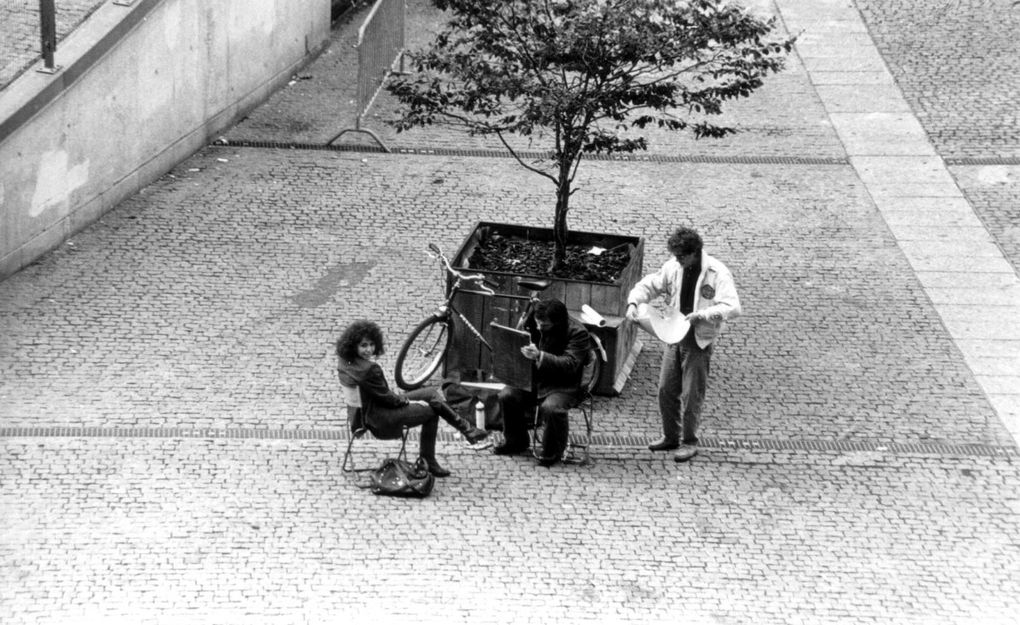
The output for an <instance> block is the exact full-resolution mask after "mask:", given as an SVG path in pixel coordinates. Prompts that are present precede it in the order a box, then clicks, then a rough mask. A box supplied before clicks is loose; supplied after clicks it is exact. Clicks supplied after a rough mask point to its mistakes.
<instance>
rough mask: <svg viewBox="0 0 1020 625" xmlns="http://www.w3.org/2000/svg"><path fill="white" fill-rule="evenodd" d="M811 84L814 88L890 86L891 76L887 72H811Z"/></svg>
mask: <svg viewBox="0 0 1020 625" xmlns="http://www.w3.org/2000/svg"><path fill="white" fill-rule="evenodd" d="M811 82H812V83H813V84H814V85H815V87H819V86H823V85H885V86H891V85H895V84H896V83H895V82H894V81H893V77H892V74H890V73H889V72H887V71H884V70H883V71H854V72H848V71H835V70H833V71H817V70H816V71H813V72H811Z"/></svg>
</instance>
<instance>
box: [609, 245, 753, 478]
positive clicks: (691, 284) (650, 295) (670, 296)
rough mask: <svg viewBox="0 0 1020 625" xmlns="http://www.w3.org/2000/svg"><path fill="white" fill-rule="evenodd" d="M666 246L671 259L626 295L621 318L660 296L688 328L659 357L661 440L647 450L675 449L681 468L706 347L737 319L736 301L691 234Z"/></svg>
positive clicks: (704, 382)
mask: <svg viewBox="0 0 1020 625" xmlns="http://www.w3.org/2000/svg"><path fill="white" fill-rule="evenodd" d="M666 246H667V248H668V249H669V252H670V254H672V255H673V258H671V259H669V260H668V261H666V263H665V264H663V265H662V268H661V269H659V271H657V272H656V273H653V274H649V275H647V276H645V277H644V278H642V279H641V281H640V282H638V283H637V284H636V285H635V286H634V288H633V289H631V292H630V295H628V296H627V317H628V318H630V319H631V320H633V319H634V318H635V317H636V315H637V306H638V304H644V303H647V302H649V301H651V300H652V299H654V298H656V297H658V296H660V295H662V296H663V297H665V298H666V300H667V301H668V302H669V305H670V306H672V307H673V308H675V309H677V310H679V311H680V312H681V313H683V314H684V315H685V316H686V319H687V321H689V322H690V323H691V327H690V329H689V330H688V331H687V334H686V335H685V336H684V337H683V338H682V339H681V340H680V342H679V343H675V344H672V345H666V347H665V350H664V351H663V354H662V369H661V371H660V373H659V412H660V413H661V415H662V438H661V439H659V440H657V441H655V442H654V443H652V444H651V445H649V446H648V448H649V449H651V450H652V451H670V450H673V449H678V448H679V451H678V452H677V453H676V455H675V456H673V459H674V460H675V461H677V462H686V461H688V460H690V459H691V458H693V457H694V456H695V455H697V453H698V448H697V444H698V420H699V418H700V417H701V404H702V402H703V401H704V399H705V389H706V388H707V387H708V368H709V361H710V360H711V358H712V344H713V343H714V342H715V339H716V338H717V337H718V336H719V333H720V332H721V331H722V328H723V326H724V325H725V322H726V321H727V320H729V319H734V318H736V317H738V316H739V315H740V299H739V298H738V297H737V289H736V287H735V286H734V284H733V275H732V274H730V270H729V269H727V268H726V265H724V264H722V263H721V262H719V261H718V260H716V259H715V258H713V257H711V256H709V255H708V254H706V253H705V252H704V251H703V250H702V241H701V235H699V234H698V232H697V231H696V230H694V229H693V228H686V227H682V228H677V230H676V232H674V233H673V234H672V235H671V236H670V237H669V240H668V241H667V243H666ZM681 430H682V431H681ZM681 435H682V437H681ZM681 443H683V446H682V447H681Z"/></svg>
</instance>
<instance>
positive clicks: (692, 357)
mask: <svg viewBox="0 0 1020 625" xmlns="http://www.w3.org/2000/svg"><path fill="white" fill-rule="evenodd" d="M711 361H712V346H711V345H709V346H708V347H706V348H704V349H702V348H701V347H698V342H697V341H695V340H694V332H693V330H692V331H691V332H688V333H687V336H685V337H684V339H683V340H682V341H680V342H679V343H677V344H675V345H667V346H666V347H665V348H664V349H663V352H662V368H661V370H660V372H659V413H660V414H661V415H662V435H663V436H664V437H666V440H669V441H680V440H682V441H683V442H685V443H689V444H694V443H697V442H698V424H699V422H700V421H701V405H702V403H704V401H705V390H706V389H707V388H708V371H709V365H710V364H711Z"/></svg>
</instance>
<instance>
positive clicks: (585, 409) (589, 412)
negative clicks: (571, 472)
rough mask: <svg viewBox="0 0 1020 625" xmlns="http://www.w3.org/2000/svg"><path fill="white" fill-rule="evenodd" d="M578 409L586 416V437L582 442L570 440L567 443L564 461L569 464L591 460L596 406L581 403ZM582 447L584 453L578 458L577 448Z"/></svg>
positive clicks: (584, 462)
mask: <svg viewBox="0 0 1020 625" xmlns="http://www.w3.org/2000/svg"><path fill="white" fill-rule="evenodd" d="M577 409H578V410H580V411H581V415H582V416H583V417H584V438H583V441H582V442H580V443H574V442H570V443H568V444H567V451H568V453H567V457H566V458H564V462H565V463H568V464H580V465H586V464H588V463H589V462H590V461H591V454H590V451H589V450H590V449H591V432H592V419H593V417H594V414H593V413H594V408H593V406H591V405H585V404H581V405H579V406H577ZM578 449H581V450H582V452H583V455H582V456H581V457H580V458H578V457H577V453H576V452H577V450H578Z"/></svg>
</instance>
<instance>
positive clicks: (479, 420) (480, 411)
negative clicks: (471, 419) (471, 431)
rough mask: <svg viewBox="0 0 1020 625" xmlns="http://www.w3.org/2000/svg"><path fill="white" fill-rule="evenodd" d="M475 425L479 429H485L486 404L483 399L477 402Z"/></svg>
mask: <svg viewBox="0 0 1020 625" xmlns="http://www.w3.org/2000/svg"><path fill="white" fill-rule="evenodd" d="M475 427H476V428H478V429H479V430H484V429H485V404H483V403H482V401H481V400H478V403H477V404H475Z"/></svg>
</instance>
